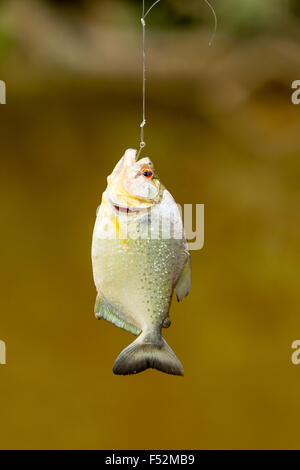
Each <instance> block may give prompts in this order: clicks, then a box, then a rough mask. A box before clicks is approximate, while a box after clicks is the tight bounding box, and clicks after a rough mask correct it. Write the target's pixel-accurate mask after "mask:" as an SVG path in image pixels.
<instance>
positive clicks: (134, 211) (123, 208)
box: [109, 199, 151, 215]
mask: <svg viewBox="0 0 300 470" xmlns="http://www.w3.org/2000/svg"><path fill="white" fill-rule="evenodd" d="M109 203H110V205H111V206H112V207H113V209H114V210H115V211H116V212H117V213H119V214H127V215H129V214H130V215H131V214H140V213H146V212H149V210H150V209H151V207H141V208H137V209H131V208H129V207H128V206H120V205H119V204H116V203H115V202H113V201H112V200H111V199H109Z"/></svg>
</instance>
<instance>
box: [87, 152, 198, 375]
mask: <svg viewBox="0 0 300 470" xmlns="http://www.w3.org/2000/svg"><path fill="white" fill-rule="evenodd" d="M136 155H137V152H136V150H134V149H128V150H126V152H125V154H124V156H123V157H122V158H121V160H120V161H119V162H118V164H117V165H116V167H115V168H114V170H113V172H112V174H111V175H110V176H109V177H108V178H107V182H108V184H107V188H106V190H105V192H104V193H103V195H102V201H101V205H100V207H99V209H98V212H97V218H96V223H95V228H94V233H93V243H92V263H93V273H94V281H95V284H96V288H97V292H98V295H97V298H96V304H95V315H96V317H97V318H104V319H105V320H108V321H110V322H112V323H114V324H115V325H116V326H118V327H120V328H124V329H125V330H127V331H130V332H131V333H133V334H135V335H139V336H138V338H137V339H136V340H135V341H134V342H133V343H131V344H130V345H129V346H128V347H127V348H126V349H124V350H123V351H122V352H121V353H120V355H119V357H118V358H117V359H116V361H115V364H114V367H113V372H114V373H115V374H123V375H125V374H134V373H137V372H141V371H143V370H145V369H147V368H154V369H158V370H160V371H162V372H166V373H168V374H174V375H183V372H184V371H183V367H182V365H181V363H180V361H179V360H178V359H177V357H176V355H175V354H174V352H173V351H172V349H171V348H170V347H169V345H168V344H167V343H166V341H165V340H164V338H163V337H162V334H161V330H162V328H163V327H164V328H167V327H169V326H170V323H171V322H170V318H169V309H170V304H171V299H172V294H173V291H174V289H176V295H177V299H178V301H180V300H181V299H182V298H183V297H185V296H186V295H187V294H188V293H189V290H190V287H191V265H190V254H189V250H188V244H187V241H186V239H185V235H184V229H183V224H182V219H181V214H180V211H179V209H178V206H177V204H176V203H175V201H174V199H173V197H172V196H171V194H170V193H169V192H168V191H167V190H166V189H165V188H164V186H163V185H162V184H161V182H160V181H159V178H158V176H157V174H156V172H155V170H154V167H153V164H152V162H151V161H150V160H149V158H142V159H140V160H137V157H136Z"/></svg>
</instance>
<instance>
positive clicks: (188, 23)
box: [0, 0, 300, 449]
mask: <svg viewBox="0 0 300 470" xmlns="http://www.w3.org/2000/svg"><path fill="white" fill-rule="evenodd" d="M212 3H213V6H214V7H215V10H216V12H217V15H218V19H219V29H218V32H217V36H216V39H215V43H214V45H213V46H212V47H209V45H208V43H209V39H210V36H211V33H212V31H213V18H212V15H211V12H210V10H209V9H208V7H207V5H205V3H204V2H202V1H201V0H188V1H185V2H183V1H180V0H162V1H161V3H160V4H159V5H157V6H156V7H155V9H153V10H152V11H151V15H149V17H148V20H147V25H148V32H147V46H148V68H149V72H148V80H147V87H148V89H147V114H148V115H147V118H148V119H147V126H146V128H145V138H146V142H147V147H146V150H145V152H144V155H149V156H150V157H151V158H152V159H153V161H154V163H155V165H156V168H157V169H158V171H159V174H160V176H161V179H162V181H163V182H164V184H165V185H166V187H167V188H168V189H169V190H170V191H171V193H172V194H173V195H174V197H175V198H176V200H177V202H179V203H181V204H184V203H194V204H195V203H204V204H205V245H204V248H203V249H202V250H200V251H194V252H192V270H193V273H192V274H193V278H192V290H191V293H190V295H189V296H188V297H187V298H186V299H184V300H183V302H182V303H181V304H177V302H174V303H173V305H172V308H171V317H172V320H173V322H172V326H171V328H170V329H169V330H168V331H166V332H165V337H166V339H167V341H168V343H169V344H170V345H171V347H172V348H173V349H174V351H175V352H176V354H177V355H178V357H179V358H180V360H181V361H182V363H183V365H184V368H185V377H184V378H178V377H172V376H168V375H164V374H162V373H159V372H157V371H153V370H150V371H149V370H148V371H146V372H144V373H142V374H138V375H137V376H130V377H117V376H114V375H113V373H112V366H113V363H114V360H115V358H116V357H117V355H118V354H119V352H120V351H121V350H122V349H123V348H124V347H125V346H126V345H127V344H129V342H131V341H132V339H133V336H132V335H130V334H129V333H127V332H125V331H123V330H120V329H118V328H116V327H114V326H113V325H111V324H109V323H106V322H104V321H101V322H99V321H96V320H95V319H94V315H93V307H94V300H95V294H96V292H95V288H94V284H93V279H92V270H91V261H90V248H91V237H92V230H93V225H94V221H95V212H96V208H97V206H98V204H99V201H100V197H101V193H102V191H103V190H104V188H105V185H106V177H107V175H108V174H109V173H110V172H111V170H112V168H113V167H114V165H115V163H116V161H118V159H119V158H120V157H121V155H122V154H123V152H124V150H125V149H126V148H128V147H136V146H137V145H138V141H139V123H140V121H141V25H140V22H139V18H140V12H141V0H136V1H117V0H104V1H99V0H98V1H96V0H95V1H92V0H90V1H88V0H86V1H84V0H82V1H79V0H77V1H75V0H72V1H71V0H70V1H66V0H65V1H62V0H60V1H59V0H56V1H37V0H27V1H22V2H20V1H18V0H9V1H1V2H0V65H1V67H0V70H1V72H0V79H1V80H5V82H6V85H7V105H6V106H5V107H4V106H2V107H1V109H0V110H1V113H0V129H1V131H0V135H1V150H0V151H1V176H0V178H1V180H0V188H1V198H0V211H1V260H2V262H1V270H0V281H1V288H2V295H1V297H0V309H1V316H0V339H1V340H4V341H5V342H6V344H7V365H2V366H0V399H1V418H0V423H1V425H0V447H1V448H3V449H15V448H20V449H32V448H36V449H53V448H54V449H66V448H71V449H95V448H96V449H111V448H114V449H164V448H168V449H193V448H199V449H216V448H223V449H229V448H230V449H242V448H244V449H251V448H256V449H261V448H271V449H278V448H284V449H287V448H300V431H299V426H298V417H299V412H300V399H299V398H300V366H295V365H293V364H292V363H291V354H292V349H291V343H292V341H293V340H295V339H300V316H299V301H300V290H299V277H300V262H299V261H300V254H299V235H300V218H299V217H300V216H299V202H300V188H299V179H300V162H299V154H300V132H299V131H300V106H299V107H297V106H295V105H293V104H292V103H291V93H292V90H291V83H292V82H293V81H294V80H296V79H300V72H299V68H300V7H299V2H298V1H297V0H294V1H287V0H264V2H262V1H261V0H228V1H226V2H225V1H222V0H212Z"/></svg>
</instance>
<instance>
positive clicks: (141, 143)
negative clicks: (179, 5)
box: [137, 0, 218, 158]
mask: <svg viewBox="0 0 300 470" xmlns="http://www.w3.org/2000/svg"><path fill="white" fill-rule="evenodd" d="M159 2H160V0H156V1H155V2H154V3H153V4H152V5H151V6H150V7H149V8H148V10H147V11H146V12H145V0H142V17H141V23H142V30H143V33H142V54H143V77H142V94H143V99H142V103H143V104H142V122H141V124H140V129H141V135H140V146H139V150H138V151H137V158H138V157H139V156H140V154H141V151H142V150H143V148H144V147H146V142H145V140H144V127H145V125H146V21H145V18H146V16H147V15H148V14H149V13H150V11H151V10H152V8H154V7H155V5H157V4H158V3H159ZM204 2H205V3H206V5H207V6H208V7H209V8H210V10H211V11H212V14H213V17H214V21H215V24H214V31H213V34H212V36H211V38H210V41H209V46H211V45H212V43H213V41H214V39H215V36H216V33H217V28H218V18H217V15H216V12H215V10H214V8H213V6H212V5H211V4H210V2H209V1H208V0H204Z"/></svg>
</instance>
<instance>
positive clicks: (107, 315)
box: [95, 295, 141, 335]
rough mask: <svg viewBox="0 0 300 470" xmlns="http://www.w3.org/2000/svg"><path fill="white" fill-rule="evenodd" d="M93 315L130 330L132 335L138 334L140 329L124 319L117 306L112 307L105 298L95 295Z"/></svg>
mask: <svg viewBox="0 0 300 470" xmlns="http://www.w3.org/2000/svg"><path fill="white" fill-rule="evenodd" d="M95 316H96V318H98V319H100V318H104V320H107V321H109V322H111V323H113V324H114V325H116V326H118V327H119V328H123V329H124V330H126V331H130V333H133V334H134V335H138V334H139V333H140V332H141V330H140V329H139V328H137V327H136V326H135V325H132V324H131V323H129V322H128V321H126V320H125V318H124V314H123V313H122V312H120V311H119V310H118V309H117V308H115V307H113V306H112V305H111V304H110V303H109V302H108V301H107V300H106V299H105V298H103V297H101V296H100V295H97V298H96V303H95Z"/></svg>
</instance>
